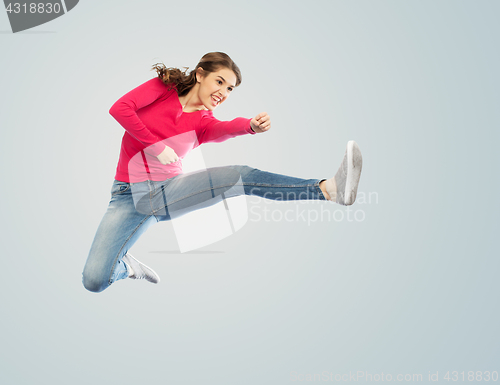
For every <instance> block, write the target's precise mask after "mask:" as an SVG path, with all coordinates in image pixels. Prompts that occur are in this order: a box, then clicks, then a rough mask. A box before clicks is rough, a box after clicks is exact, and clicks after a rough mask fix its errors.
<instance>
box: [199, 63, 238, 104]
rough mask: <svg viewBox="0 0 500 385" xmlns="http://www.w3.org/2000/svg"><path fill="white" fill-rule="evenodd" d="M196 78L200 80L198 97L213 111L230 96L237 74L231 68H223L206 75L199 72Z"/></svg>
mask: <svg viewBox="0 0 500 385" xmlns="http://www.w3.org/2000/svg"><path fill="white" fill-rule="evenodd" d="M196 78H197V79H198V81H199V82H200V88H199V90H198V97H199V99H200V101H201V102H202V103H203V105H204V106H205V107H206V108H207V109H208V110H210V111H213V110H214V109H215V108H216V107H217V106H218V105H220V104H221V103H222V102H223V101H224V100H226V99H227V98H228V97H229V94H230V93H231V91H232V90H233V89H234V88H235V84H236V75H235V74H234V72H233V71H232V70H230V69H229V68H221V69H219V70H218V71H216V72H210V73H208V74H206V76H202V75H200V74H199V73H197V74H196Z"/></svg>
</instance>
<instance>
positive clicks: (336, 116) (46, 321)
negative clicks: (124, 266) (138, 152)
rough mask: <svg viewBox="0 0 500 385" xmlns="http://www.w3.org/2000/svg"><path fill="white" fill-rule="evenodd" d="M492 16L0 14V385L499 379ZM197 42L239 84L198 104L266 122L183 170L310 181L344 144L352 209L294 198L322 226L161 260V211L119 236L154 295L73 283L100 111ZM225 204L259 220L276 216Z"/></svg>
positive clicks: (243, 237) (192, 61)
mask: <svg viewBox="0 0 500 385" xmlns="http://www.w3.org/2000/svg"><path fill="white" fill-rule="evenodd" d="M499 12H500V4H499V3H498V2H496V1H308V2H305V1H304V2H302V1H259V0H253V1H245V2H243V1H212V2H202V1H190V2H180V1H164V0H162V1H153V0H143V1H128V0H127V1H117V0H113V1H105V2H102V1H101V2H98V1H83V0H82V1H81V2H80V3H79V4H78V5H77V6H76V7H75V9H74V10H72V11H71V12H70V13H68V14H67V15H65V16H63V17H60V18H58V19H56V20H54V21H52V22H50V23H47V24H45V25H42V26H39V27H36V28H34V29H32V30H28V31H26V32H22V33H17V34H12V33H11V32H10V26H9V23H8V18H7V15H6V13H5V12H3V13H0V31H1V34H0V41H1V48H2V54H1V56H0V66H1V67H0V68H1V71H0V73H1V75H0V78H1V94H0V97H1V103H0V117H1V130H2V136H1V138H2V140H1V148H0V160H1V165H2V166H1V178H0V183H1V187H2V189H1V191H2V193H1V197H2V204H1V216H2V221H1V226H2V229H1V237H2V241H1V245H2V247H1V255H2V257H1V265H0V277H1V278H0V282H1V291H0V293H1V294H0V295H1V297H0V298H1V304H2V306H1V317H0V325H1V330H2V333H1V334H0V335H1V337H0V355H1V356H0V382H1V383H2V384H16V385H21V384H23V385H24V384H73V385H77V384H89V383H92V384H124V385H125V384H127V385H128V384H137V383H155V384H285V383H290V382H300V381H299V380H300V379H302V380H303V382H306V379H307V378H309V379H315V380H316V382H320V379H321V380H322V381H323V382H325V381H326V379H328V380H330V379H333V381H331V382H348V380H347V377H346V376H345V377H344V381H335V375H343V374H348V373H349V372H351V373H356V374H357V375H358V374H360V373H363V376H364V377H360V378H359V382H363V381H364V380H366V376H368V375H372V376H374V375H377V374H378V375H379V376H381V375H382V374H384V375H385V376H386V377H387V374H391V375H392V376H393V377H392V378H393V381H394V382H397V381H396V376H397V375H398V374H402V375H403V376H404V375H406V374H411V375H413V374H422V376H423V382H427V381H428V376H429V373H431V374H436V372H438V379H439V382H443V383H447V382H451V381H446V380H445V379H444V376H445V374H446V372H447V371H450V372H451V371H457V372H459V373H461V372H465V377H466V379H467V372H468V371H474V373H476V372H478V371H480V372H482V375H483V377H484V376H485V372H486V371H490V373H491V372H493V371H497V372H498V371H500V366H499V364H498V363H499V362H500V361H499V358H500V351H499V346H500V345H499V342H500V341H499V335H498V323H499V310H498V299H499V285H498V269H499V262H498V249H497V243H496V240H497V238H498V230H499V226H498V215H499V212H500V207H499V203H498V199H497V194H498V192H499V182H498V173H499V164H500V156H499V155H498V150H497V147H498V143H499V139H500V135H499V130H498V124H499V120H500V119H499V112H498V111H499V110H498V105H499V87H500V81H499V80H500V77H499V75H498V68H500V56H499V50H498V43H499V31H500V29H499V27H498V14H499ZM210 51H224V52H227V53H228V54H229V55H230V56H231V57H232V58H233V59H234V60H235V62H236V63H237V64H238V65H239V67H240V68H241V70H242V73H243V83H242V85H241V86H240V87H238V88H237V89H236V90H235V91H234V93H233V94H232V96H231V97H230V98H229V99H228V101H227V102H226V103H225V105H222V107H220V110H218V111H216V113H215V115H216V117H218V118H219V119H221V120H229V119H232V118H234V117H237V116H244V117H253V116H255V115H257V114H258V113H260V112H262V111H266V112H268V113H269V114H270V116H271V118H272V123H273V127H272V129H271V131H270V132H268V133H266V134H262V135H257V136H250V135H248V136H244V137H240V138H236V139H232V140H230V141H227V142H225V143H223V144H210V145H205V146H204V147H203V148H202V153H203V157H204V160H205V163H206V165H207V166H218V165H227V164H248V165H250V166H253V167H257V168H261V169H264V170H268V171H273V172H279V173H283V174H289V175H294V176H298V177H304V178H328V177H330V176H333V175H334V173H335V172H336V170H337V168H338V166H339V164H340V161H341V160H342V156H343V154H344V151H345V145H346V142H347V141H348V140H351V139H355V140H356V141H357V142H358V143H359V145H360V147H361V149H362V152H363V157H364V166H363V174H362V178H361V183H360V192H361V193H363V194H366V200H365V202H364V203H363V202H359V203H358V204H356V205H354V206H352V207H351V208H350V209H351V210H352V211H351V215H352V213H354V212H355V211H356V210H361V211H362V218H363V219H364V220H358V221H356V220H351V221H348V220H347V214H348V213H347V208H345V207H340V206H337V205H328V204H327V203H310V204H309V205H304V204H299V205H298V207H299V208H300V210H307V212H320V211H321V209H322V208H323V210H332V211H334V210H341V211H342V212H343V213H344V214H345V217H344V220H340V221H335V220H326V219H325V218H323V220H317V221H315V222H310V223H307V221H304V220H302V219H301V218H300V217H297V218H296V219H295V220H292V221H286V220H267V221H266V220H260V221H259V220H251V218H252V216H251V215H250V220H249V221H248V222H247V224H246V225H245V226H244V227H243V228H242V229H241V230H239V231H238V232H237V233H236V234H234V235H232V236H231V237H228V238H225V239H223V240H221V241H219V242H217V243H214V244H212V245H209V246H206V247H204V248H201V249H198V250H195V251H192V252H190V253H184V254H181V253H180V252H179V251H178V250H179V249H178V245H177V243H176V239H175V236H174V233H173V231H172V225H171V224H169V223H161V224H158V225H156V226H155V227H153V228H151V229H150V230H148V232H147V233H146V234H145V235H144V236H143V237H142V238H141V239H140V240H139V242H138V243H137V244H136V245H135V247H134V248H133V249H132V253H133V254H134V256H136V257H137V258H139V259H140V260H142V261H143V262H144V263H146V264H148V265H150V266H152V267H153V268H154V269H155V270H156V271H157V272H158V273H159V275H160V276H161V279H162V281H161V282H160V284H158V285H151V284H148V283H146V282H137V281H133V280H125V281H120V282H118V283H116V284H115V285H113V286H112V287H111V288H109V289H108V290H106V291H104V292H103V293H100V294H94V293H90V292H87V291H86V290H85V289H84V288H83V286H82V284H81V271H82V269H83V266H84V263H85V260H86V257H87V253H88V250H89V248H90V244H91V242H92V239H93V236H94V234H95V231H96V229H97V226H98V224H99V222H100V220H101V218H102V215H103V214H104V212H105V210H106V207H107V204H108V200H109V192H110V188H111V183H112V181H113V177H114V173H115V168H116V163H117V160H118V154H119V149H120V140H121V137H122V134H123V129H122V128H121V127H120V126H119V125H118V123H117V122H116V121H114V119H113V118H112V117H111V116H110V115H109V114H108V110H109V108H110V107H111V105H112V104H113V103H114V102H115V101H116V100H117V99H118V98H119V97H121V96H122V95H123V94H124V93H126V92H128V91H130V90H131V89H133V88H135V87H137V86H138V85H140V84H141V83H143V82H145V81H146V80H148V79H150V78H152V77H153V76H154V73H153V72H150V71H149V68H150V66H151V65H152V64H154V63H156V62H159V61H163V62H164V63H165V64H166V65H167V66H175V67H183V66H188V67H190V68H193V67H194V66H195V65H196V63H197V62H198V60H199V59H200V58H201V56H202V55H203V54H204V53H206V52H210ZM369 193H372V195H371V197H372V199H371V202H370V201H369V199H368V194H369ZM375 197H376V199H375ZM247 199H248V203H249V207H254V210H257V211H258V210H261V212H263V211H262V210H264V209H265V208H267V209H268V210H271V211H273V212H275V218H279V213H280V212H281V213H284V212H285V211H286V210H290V209H295V208H296V206H295V205H294V204H293V203H288V204H283V203H282V204H279V203H269V202H266V201H263V200H260V201H258V200H256V199H255V198H247ZM358 215H361V214H358ZM337 218H338V217H337ZM358 218H360V216H358ZM495 325H497V326H495ZM358 372H359V373H358ZM325 373H327V377H325ZM308 374H309V375H311V376H314V374H317V376H316V377H307V375H308ZM319 374H321V378H320V377H319ZM330 375H332V376H331V377H330ZM474 375H475V374H474ZM460 376H461V374H460ZM372 378H373V377H372ZM379 378H380V377H379ZM403 378H404V377H403ZM474 378H475V377H474ZM461 379H462V377H460V381H459V382H462V381H461ZM351 381H352V380H351ZM369 382H375V379H373V380H372V381H369ZM386 382H387V381H386ZM413 382H416V381H413ZM465 382H468V381H465ZM469 382H470V381H469Z"/></svg>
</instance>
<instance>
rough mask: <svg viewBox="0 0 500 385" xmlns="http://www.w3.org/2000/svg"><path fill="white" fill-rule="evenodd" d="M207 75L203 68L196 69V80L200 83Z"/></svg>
mask: <svg viewBox="0 0 500 385" xmlns="http://www.w3.org/2000/svg"><path fill="white" fill-rule="evenodd" d="M204 77H205V71H203V68H201V67H198V68H197V69H196V81H197V82H198V83H199V82H200V81H201V79H203V78H204Z"/></svg>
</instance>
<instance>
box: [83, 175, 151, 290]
mask: <svg viewBox="0 0 500 385" xmlns="http://www.w3.org/2000/svg"><path fill="white" fill-rule="evenodd" d="M156 222H157V218H156V217H155V216H153V215H148V214H141V213H139V212H138V211H137V210H136V209H135V207H134V202H133V199H132V194H131V191H130V185H129V184H128V183H124V182H115V183H114V184H113V188H112V197H111V201H110V202H109V206H108V209H107V211H106V214H105V215H104V217H103V219H102V221H101V223H100V225H99V227H98V229H97V233H96V235H95V237H94V241H93V243H92V246H91V248H90V252H89V256H88V258H87V262H86V264H85V267H84V270H83V285H84V286H85V288H86V289H87V290H89V291H93V292H101V291H103V290H104V289H106V288H107V287H109V286H110V285H111V284H112V283H113V282H115V281H116V280H119V279H123V278H127V276H128V273H127V269H126V267H125V265H124V263H123V262H122V261H121V259H122V257H123V256H124V255H125V253H126V252H127V251H128V250H129V248H130V247H131V246H132V245H133V244H134V243H135V242H136V241H137V239H139V237H140V236H141V235H142V233H144V232H145V231H146V229H147V228H148V227H149V226H151V225H152V224H154V223H156Z"/></svg>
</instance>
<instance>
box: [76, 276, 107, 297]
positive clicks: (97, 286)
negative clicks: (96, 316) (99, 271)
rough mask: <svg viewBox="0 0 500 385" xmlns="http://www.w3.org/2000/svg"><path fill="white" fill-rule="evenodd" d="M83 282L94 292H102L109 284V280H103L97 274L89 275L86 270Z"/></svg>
mask: <svg viewBox="0 0 500 385" xmlns="http://www.w3.org/2000/svg"><path fill="white" fill-rule="evenodd" d="M82 282H83V286H84V287H85V289H87V290H88V291H91V292H94V293H100V292H101V291H103V290H104V289H106V288H107V287H108V286H109V285H108V283H107V282H103V281H102V280H100V279H97V277H95V276H89V275H88V274H85V272H84V273H83V278H82Z"/></svg>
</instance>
